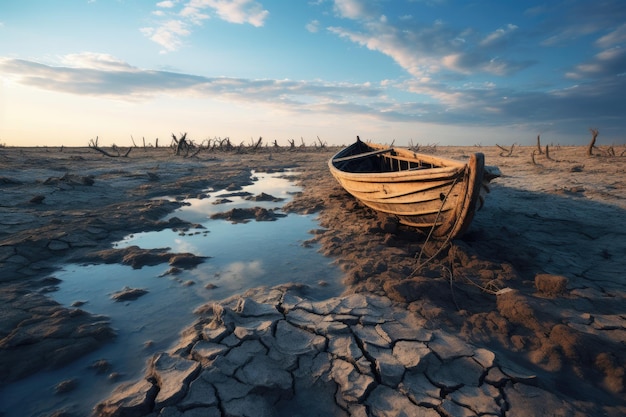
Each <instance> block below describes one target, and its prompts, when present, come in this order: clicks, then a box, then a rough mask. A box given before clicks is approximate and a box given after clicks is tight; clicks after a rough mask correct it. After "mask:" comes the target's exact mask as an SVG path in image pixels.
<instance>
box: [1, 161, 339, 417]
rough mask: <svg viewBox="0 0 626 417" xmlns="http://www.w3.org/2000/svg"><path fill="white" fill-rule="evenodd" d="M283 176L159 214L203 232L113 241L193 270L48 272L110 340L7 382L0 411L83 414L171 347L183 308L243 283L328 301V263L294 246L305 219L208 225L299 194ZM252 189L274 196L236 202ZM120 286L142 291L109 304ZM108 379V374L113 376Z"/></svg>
mask: <svg viewBox="0 0 626 417" xmlns="http://www.w3.org/2000/svg"><path fill="white" fill-rule="evenodd" d="M287 174H289V175H293V173H287ZM285 175H286V173H273V174H268V173H255V174H254V178H255V181H254V183H253V184H252V185H250V186H246V187H243V189H242V190H236V191H226V190H218V191H213V190H209V191H207V193H208V194H209V196H204V197H203V198H194V199H189V200H186V202H188V203H189V205H186V206H184V207H183V208H181V209H180V210H178V211H177V212H175V213H172V215H171V216H169V217H172V216H175V217H179V218H181V219H183V220H187V221H190V222H193V223H198V224H201V225H202V226H203V227H204V229H189V230H186V231H177V230H163V231H160V232H147V233H139V234H135V235H130V236H127V237H126V238H124V239H123V240H121V241H119V242H116V243H115V244H114V246H116V247H120V248H121V247H127V246H131V245H136V246H139V247H141V248H143V249H153V248H165V247H168V248H170V252H177V253H182V252H190V253H193V254H195V255H198V256H206V257H209V258H208V259H206V260H205V262H204V263H201V264H200V265H198V266H197V267H195V268H193V269H189V270H182V271H180V273H177V274H166V273H167V272H168V270H169V269H170V266H169V265H167V264H162V265H157V266H150V267H143V268H141V269H133V268H132V267H130V266H126V265H119V264H111V265H66V266H65V268H64V269H63V270H62V271H60V272H59V273H57V274H56V277H57V278H59V279H61V280H62V282H61V283H60V284H59V286H58V290H57V291H55V292H53V293H51V294H50V296H51V297H53V298H54V299H55V300H57V301H58V302H60V303H61V304H63V305H65V306H68V307H70V306H72V304H73V303H76V302H80V303H84V304H83V305H82V306H81V307H80V308H82V309H84V310H86V311H88V312H90V313H93V314H101V315H104V316H107V317H108V318H109V319H110V321H111V325H112V327H113V328H114V329H115V330H116V331H117V333H118V337H117V338H116V340H115V341H113V342H112V343H108V344H107V345H105V346H104V347H103V348H101V349H100V350H98V351H96V352H93V353H91V354H89V355H86V356H85V357H82V358H79V359H78V360H77V361H75V362H74V363H72V364H71V365H70V366H67V367H65V368H63V369H60V370H56V371H51V372H41V373H39V374H37V375H35V376H33V377H29V378H26V379H24V380H21V381H18V382H17V383H14V384H11V385H10V386H9V387H7V389H6V390H4V392H3V396H4V397H6V398H3V399H2V404H1V405H0V407H1V408H0V410H1V411H0V415H3V416H4V417H14V416H15V417H17V416H20V417H22V416H25V415H33V416H37V415H41V416H45V415H49V414H50V413H51V412H52V411H54V410H57V409H59V408H67V410H68V411H70V412H74V413H77V414H78V415H83V414H84V415H88V414H89V413H90V410H91V409H92V408H93V406H94V405H95V404H96V403H97V402H98V401H99V400H102V399H103V398H105V397H106V396H107V395H108V394H109V393H110V392H111V390H112V389H113V388H114V387H115V386H116V385H117V383H119V382H123V381H134V380H136V379H138V378H139V377H141V376H142V375H143V372H144V370H145V364H146V361H147V360H148V359H149V357H150V356H151V355H152V354H153V353H155V352H159V351H163V350H167V349H168V348H169V347H171V346H172V345H173V344H174V343H175V342H177V341H178V339H179V335H180V331H181V330H183V329H184V328H185V327H187V326H188V325H190V324H191V323H192V322H193V321H194V315H193V310H194V309H195V308H196V307H198V306H199V305H202V304H204V303H205V302H208V301H212V300H221V299H223V298H226V297H229V296H231V295H234V294H238V293H241V292H243V291H245V290H246V289H249V288H253V287H259V286H275V285H279V284H283V283H289V282H298V283H306V284H309V285H311V287H312V291H311V293H310V297H311V298H312V299H323V298H328V297H333V296H336V295H338V294H339V293H340V292H341V291H342V290H343V287H342V286H341V284H340V275H341V274H340V271H339V270H338V269H337V268H336V267H334V266H333V265H331V260H329V259H328V258H325V257H323V256H322V255H320V254H319V253H317V249H318V247H317V246H309V245H306V244H303V243H304V242H305V241H306V240H308V239H310V238H311V235H310V234H309V233H308V232H309V231H310V230H312V229H315V228H317V227H318V225H317V223H316V222H315V218H314V217H313V216H303V215H297V214H289V215H287V216H285V217H278V218H277V220H276V221H264V222H257V221H254V220H252V221H249V222H247V223H237V224H232V223H230V222H228V221H225V220H211V219H210V216H211V215H212V214H215V213H218V212H226V211H229V210H231V209H233V208H248V207H263V208H266V209H268V210H269V209H276V208H279V207H281V206H283V205H284V204H286V203H287V202H288V200H289V199H290V198H291V195H292V194H293V193H295V192H298V191H300V190H299V188H298V187H295V186H294V185H293V184H292V183H291V182H290V181H289V179H288V178H286V177H285ZM261 193H265V194H267V195H271V196H274V197H277V198H279V199H284V200H282V201H280V202H278V201H250V200H246V199H245V198H246V196H257V195H259V194H261ZM240 194H243V195H240ZM225 199H227V200H229V201H225ZM216 202H220V204H215V203H216ZM277 212H278V211H277ZM124 287H131V288H142V289H145V290H147V291H148V292H147V293H146V294H145V295H143V296H141V297H139V298H138V299H136V300H133V301H124V302H116V301H114V300H113V299H111V294H112V293H114V292H117V291H120V290H121V289H123V288H124ZM100 359H105V360H106V361H108V362H109V363H110V364H111V368H110V369H107V370H106V372H101V373H98V371H97V370H96V369H93V368H90V365H92V364H93V363H94V362H95V361H98V360H100ZM112 373H114V374H115V375H117V377H116V378H115V379H113V380H112V379H111V378H110V375H111V374H112ZM68 379H76V381H77V388H76V389H75V390H73V391H71V392H69V393H67V394H58V395H55V394H54V386H55V385H56V384H58V383H59V382H61V381H63V380H68ZM2 412H4V413H5V414H3V413H2Z"/></svg>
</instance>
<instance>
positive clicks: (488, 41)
mask: <svg viewBox="0 0 626 417" xmlns="http://www.w3.org/2000/svg"><path fill="white" fill-rule="evenodd" d="M516 30H517V26H515V25H513V24H508V25H506V26H505V27H504V28H500V29H497V30H496V31H494V32H491V33H490V34H489V35H487V36H486V37H485V38H484V39H483V40H482V41H481V42H480V45H482V46H491V45H494V44H496V43H501V42H503V41H504V40H505V39H506V38H507V37H508V36H510V34H511V33H513V32H515V31H516Z"/></svg>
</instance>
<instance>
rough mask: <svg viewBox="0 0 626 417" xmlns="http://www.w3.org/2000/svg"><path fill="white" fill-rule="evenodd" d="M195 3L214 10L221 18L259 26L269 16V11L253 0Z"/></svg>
mask: <svg viewBox="0 0 626 417" xmlns="http://www.w3.org/2000/svg"><path fill="white" fill-rule="evenodd" d="M192 2H193V1H192ZM197 3H199V4H202V5H203V6H206V7H209V8H211V9H213V10H215V12H216V13H217V15H218V16H219V17H220V18H221V19H223V20H225V21H227V22H231V23H249V24H251V25H252V26H255V27H260V26H263V25H264V24H265V20H266V19H267V17H268V16H269V12H268V11H267V10H265V9H263V6H262V5H261V4H260V3H258V2H256V1H254V0H200V1H197Z"/></svg>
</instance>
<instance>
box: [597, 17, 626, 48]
mask: <svg viewBox="0 0 626 417" xmlns="http://www.w3.org/2000/svg"><path fill="white" fill-rule="evenodd" d="M624 42H626V23H624V24H623V25H621V26H619V27H618V28H617V29H615V30H613V31H611V32H610V33H608V34H606V35H604V36H602V37H601V38H599V39H598V40H597V41H596V44H597V45H598V46H599V47H601V48H609V47H611V46H614V45H617V44H620V43H624Z"/></svg>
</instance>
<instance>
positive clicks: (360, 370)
mask: <svg viewBox="0 0 626 417" xmlns="http://www.w3.org/2000/svg"><path fill="white" fill-rule="evenodd" d="M300 290H301V288H299V287H298V286H292V287H290V286H285V287H282V288H274V289H257V290H252V291H250V292H248V293H247V294H244V295H243V296H237V297H233V298H232V299H230V300H226V301H224V302H222V303H216V304H213V305H207V306H206V307H205V308H204V309H203V311H201V312H199V314H200V315H201V319H199V320H198V322H197V323H196V324H195V325H194V326H193V327H191V328H189V329H188V330H187V331H186V332H185V334H184V337H183V339H182V340H181V342H180V343H179V345H178V346H177V347H175V348H174V349H172V351H171V352H167V353H162V354H160V355H158V356H156V357H155V358H154V359H153V360H152V362H151V364H150V370H149V373H148V375H147V376H146V379H144V380H142V381H139V382H137V383H135V384H128V385H124V386H121V387H119V388H118V391H117V392H116V393H114V394H113V395H112V396H111V397H110V398H109V399H108V400H107V401H105V402H103V403H101V404H99V405H98V406H97V411H98V413H99V414H100V415H102V416H108V415H154V416H157V415H158V416H172V417H174V416H223V415H226V416H257V417H265V416H294V417H295V416H317V415H319V416H322V415H325V416H326V415H332V416H367V415H373V416H396V415H406V416H432V417H438V416H440V415H453V416H478V415H492V416H501V415H508V416H522V415H539V414H540V413H541V410H542V409H544V408H545V407H549V408H550V409H552V410H553V411H555V410H558V411H559V412H560V413H562V415H572V413H573V412H574V409H573V407H571V406H569V405H568V404H566V403H565V402H563V401H562V400H560V399H559V398H558V397H557V396H555V395H553V394H551V393H550V392H549V391H547V390H546V389H545V388H543V387H540V386H539V385H540V381H538V378H537V376H536V375H534V374H533V373H532V372H531V371H530V370H528V369H524V368H522V367H520V366H519V365H518V364H516V363H514V362H510V361H508V360H506V359H505V358H496V354H495V353H494V352H492V351H490V350H488V349H485V348H479V347H477V346H474V345H471V344H469V343H467V342H465V341H463V340H462V339H460V338H459V337H457V336H455V335H453V334H450V333H447V332H444V331H430V330H426V328H425V327H426V326H425V325H426V320H425V319H424V318H422V317H420V316H419V315H418V314H416V313H415V312H414V311H411V310H407V309H405V308H401V307H399V306H397V305H394V304H393V303H392V302H391V300H389V299H388V298H385V297H379V296H375V295H363V294H353V295H350V296H346V297H340V298H333V299H330V300H325V301H319V302H311V301H307V300H306V299H304V298H303V297H301V296H300V295H299V292H300Z"/></svg>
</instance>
